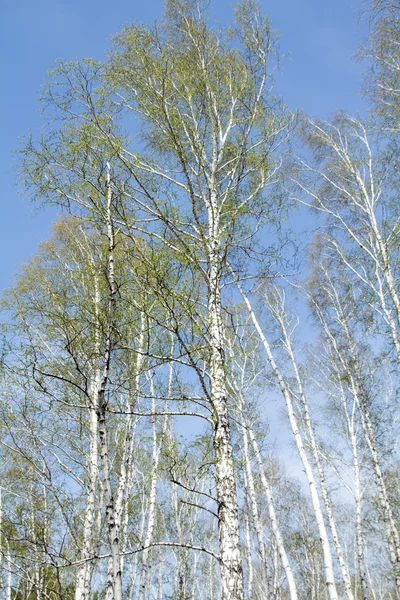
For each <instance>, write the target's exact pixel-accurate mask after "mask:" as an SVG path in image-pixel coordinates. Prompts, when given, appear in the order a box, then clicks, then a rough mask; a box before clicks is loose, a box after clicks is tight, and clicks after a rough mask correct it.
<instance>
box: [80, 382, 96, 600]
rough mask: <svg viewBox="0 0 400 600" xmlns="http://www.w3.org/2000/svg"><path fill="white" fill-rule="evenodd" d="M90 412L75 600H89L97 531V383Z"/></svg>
mask: <svg viewBox="0 0 400 600" xmlns="http://www.w3.org/2000/svg"><path fill="white" fill-rule="evenodd" d="M90 387H91V393H90V402H91V404H90V406H89V408H88V411H89V459H88V463H89V464H88V466H87V471H88V483H87V499H86V508H85V515H84V519H83V543H82V551H81V558H82V559H83V560H85V562H84V563H83V564H82V565H81V566H80V567H78V570H77V574H76V583H75V600H89V598H90V582H91V574H92V569H93V566H92V562H91V561H90V560H89V558H90V557H91V556H92V555H93V551H94V548H93V531H94V529H95V513H96V484H97V479H98V434H99V433H98V420H97V388H98V385H97V381H92V382H91V386H90Z"/></svg>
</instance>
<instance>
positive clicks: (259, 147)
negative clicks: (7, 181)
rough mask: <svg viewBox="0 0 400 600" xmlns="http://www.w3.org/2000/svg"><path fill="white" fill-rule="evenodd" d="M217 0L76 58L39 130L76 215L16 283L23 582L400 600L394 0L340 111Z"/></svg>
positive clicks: (13, 439)
mask: <svg viewBox="0 0 400 600" xmlns="http://www.w3.org/2000/svg"><path fill="white" fill-rule="evenodd" d="M207 5H208V2H203V1H202V0H166V2H165V8H164V13H163V14H162V15H160V17H159V19H158V20H157V22H156V23H154V24H147V25H143V24H138V23H135V22H133V23H131V24H128V25H126V26H125V27H124V28H123V29H122V30H121V32H120V33H118V34H117V35H115V37H114V39H113V46H112V51H111V52H110V53H109V54H108V57H107V59H106V60H105V61H103V62H97V61H95V60H92V59H83V60H80V61H58V62H57V63H55V64H54V65H53V68H52V69H51V71H50V72H49V74H48V77H47V79H46V84H45V87H44V90H43V93H42V96H41V99H40V102H41V106H42V109H43V118H44V119H45V126H44V127H43V128H42V130H41V131H40V132H39V133H33V134H32V135H31V136H29V137H27V138H26V139H25V141H24V144H23V148H22V149H21V151H20V152H19V153H18V155H19V158H18V180H19V183H21V184H22V186H23V188H24V190H25V194H26V195H27V197H28V198H29V199H30V200H34V201H35V202H36V203H37V204H38V205H53V206H56V207H57V209H58V211H59V212H58V214H59V217H58V219H57V221H56V222H55V224H54V228H53V233H52V236H51V237H50V239H48V240H47V241H46V242H45V243H43V244H42V245H41V246H40V248H39V249H38V251H37V252H36V254H35V255H34V256H33V257H32V258H31V259H30V260H29V261H28V262H27V263H26V265H25V266H24V268H23V269H22V270H21V271H20V273H19V275H18V276H17V277H16V280H15V281H16V282H15V285H13V287H11V288H10V289H8V290H7V291H5V292H4V293H3V295H2V297H1V325H0V328H1V337H0V339H1V347H0V348H1V363H0V375H1V380H2V382H1V383H2V385H1V394H0V437H1V445H0V452H1V461H0V465H1V467H0V468H1V483H0V594H1V598H4V599H5V600H103V599H104V600H167V599H171V600H244V599H246V600H392V599H393V600H399V599H400V475H399V465H400V454H399V447H398V434H399V416H400V415H399V373H398V369H399V364H400V288H399V281H400V251H399V248H400V246H399V242H400V216H399V214H400V211H399V196H398V194H399V169H398V156H399V155H398V147H397V146H398V141H399V138H398V135H399V132H400V4H399V2H398V0H371V3H370V4H369V5H368V6H367V5H366V4H364V5H363V10H364V15H363V18H364V19H367V20H368V23H369V31H370V35H369V39H368V40H367V41H366V44H365V46H364V47H363V48H362V49H360V50H359V55H360V59H361V60H363V61H364V65H365V79H364V87H363V89H362V90H361V91H360V93H363V94H364V96H365V102H366V104H368V107H369V112H368V113H367V116H366V117H365V119H364V118H363V119H360V118H358V117H357V116H355V115H349V114H345V113H344V112H340V107H338V112H337V113H336V114H335V115H334V116H333V117H332V119H331V120H329V121H325V120H322V119H318V117H315V116H313V117H311V116H308V115H305V114H302V113H301V112H298V111H295V110H294V108H293V107H292V108H289V107H288V106H286V105H285V99H284V98H283V99H281V98H280V97H279V95H278V93H275V91H274V87H273V79H274V75H275V73H276V70H277V69H278V68H279V64H280V58H279V52H278V48H277V34H276V33H275V31H274V29H273V24H272V25H271V24H270V22H269V20H268V18H267V16H265V15H264V14H263V13H262V12H261V10H260V8H259V6H258V5H257V3H256V2H255V0H240V2H239V3H238V4H236V5H235V6H233V7H232V18H231V26H230V27H229V28H225V29H223V28H221V27H220V26H218V25H217V24H216V23H214V22H213V21H212V19H211V17H210V13H209V12H208V6H207ZM283 50H285V49H283Z"/></svg>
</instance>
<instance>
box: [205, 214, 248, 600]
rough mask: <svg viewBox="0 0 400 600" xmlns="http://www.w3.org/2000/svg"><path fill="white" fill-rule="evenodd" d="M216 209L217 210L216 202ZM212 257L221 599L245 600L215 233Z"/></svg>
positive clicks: (212, 387) (210, 300)
mask: <svg viewBox="0 0 400 600" xmlns="http://www.w3.org/2000/svg"><path fill="white" fill-rule="evenodd" d="M213 210H214V211H215V213H216V212H217V206H216V203H215V204H214V207H213ZM212 234H213V235H212V236H211V239H210V241H209V244H210V257H209V298H208V314H209V332H210V333H209V335H210V352H211V365H210V367H211V368H210V394H211V401H212V405H213V409H214V440H213V441H214V451H215V457H216V489H217V504H218V527H219V531H218V533H219V543H220V554H221V599H222V600H243V598H244V585H243V570H242V561H241V554H240V533H239V518H238V508H237V498H236V481H235V473H234V465H233V455H232V445H231V439H230V428H229V416H228V394H227V389H226V381H225V359H224V347H223V345H224V336H223V325H222V318H221V297H220V281H219V269H220V259H219V244H218V241H217V240H216V239H215V238H214V231H213V232H212Z"/></svg>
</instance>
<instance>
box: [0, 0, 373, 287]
mask: <svg viewBox="0 0 400 600" xmlns="http://www.w3.org/2000/svg"><path fill="white" fill-rule="evenodd" d="M232 4H233V3H232V2H231V1H230V0H213V1H212V3H211V15H212V17H214V18H215V20H217V21H218V22H220V23H222V24H228V23H229V21H230V19H231V15H232ZM261 4H262V7H263V10H264V12H265V13H266V14H267V15H268V16H269V17H270V19H271V21H272V24H273V26H274V28H275V29H277V30H278V32H279V34H280V48H281V54H282V55H283V56H285V57H286V58H285V59H284V61H283V66H284V71H283V74H282V75H281V76H280V77H279V79H278V86H277V87H278V89H279V91H280V93H281V94H282V96H283V98H284V100H285V102H286V103H287V104H289V105H290V106H291V107H292V108H301V109H303V110H305V111H306V112H307V113H309V114H312V115H315V116H322V117H329V115H330V114H331V113H332V112H334V111H335V110H337V109H339V108H342V109H345V110H347V111H349V112H353V113H354V112H359V113H360V112H361V113H362V112H364V110H365V108H364V105H363V101H362V98H361V97H360V96H359V95H358V94H357V92H358V90H359V88H360V85H361V78H362V70H363V66H362V65H359V64H358V63H357V62H356V61H355V60H354V58H353V54H354V51H355V50H356V47H357V45H358V44H360V43H361V42H362V40H363V39H364V38H365V36H366V30H365V29H363V28H362V27H361V26H360V25H359V24H357V21H356V17H357V14H358V11H359V10H360V7H361V0H354V2H349V1H348V0H335V2H328V1H326V0H325V1H321V0H302V1H301V2H299V1H298V0H278V1H277V0H273V1H272V0H261ZM1 7H2V10H1V25H0V53H1V61H2V83H3V85H2V88H3V93H2V94H1V96H0V103H1V108H0V115H1V119H2V123H1V138H0V156H1V177H2V186H1V212H0V215H1V220H0V257H1V270H0V290H1V289H2V288H4V287H5V286H9V285H10V284H11V283H12V281H13V275H14V274H15V273H16V272H17V270H18V268H19V265H21V264H22V263H23V262H24V261H25V260H26V259H27V258H28V257H29V256H30V255H31V254H33V253H34V252H35V249H36V248H37V245H38V243H39V242H40V241H43V240H45V239H46V237H48V235H49V233H50V223H51V220H52V218H54V213H51V211H49V210H47V209H46V211H44V212H40V213H39V214H38V215H36V216H35V215H34V213H35V212H36V211H35V208H34V207H33V206H32V205H31V204H30V202H29V198H26V197H25V198H21V197H20V196H19V195H18V191H17V189H16V188H15V174H14V172H13V164H14V157H13V150H15V149H16V148H18V146H19V143H20V139H21V138H22V137H23V136H24V135H26V134H27V133H28V132H29V130H37V129H39V128H40V123H41V121H40V119H41V117H40V113H38V111H37V109H38V104H37V98H38V95H39V90H40V87H41V84H42V82H43V80H44V78H45V74H46V71H47V70H48V68H49V67H50V65H51V63H52V61H53V60H55V59H57V58H80V57H82V56H88V57H94V58H97V59H102V58H103V57H104V52H105V51H106V50H107V49H108V48H109V38H110V36H111V35H112V34H113V33H116V32H117V31H118V30H119V29H120V28H121V26H122V25H123V24H124V23H127V22H129V21H141V22H146V21H154V19H156V18H157V16H159V15H160V13H161V10H162V1H161V0H147V2H146V1H145V2H143V3H142V2H138V1H137V0H129V1H128V0H113V1H112V2H105V1H104V0H97V1H95V0H81V1H80V2H79V1H78V0H1Z"/></svg>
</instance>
